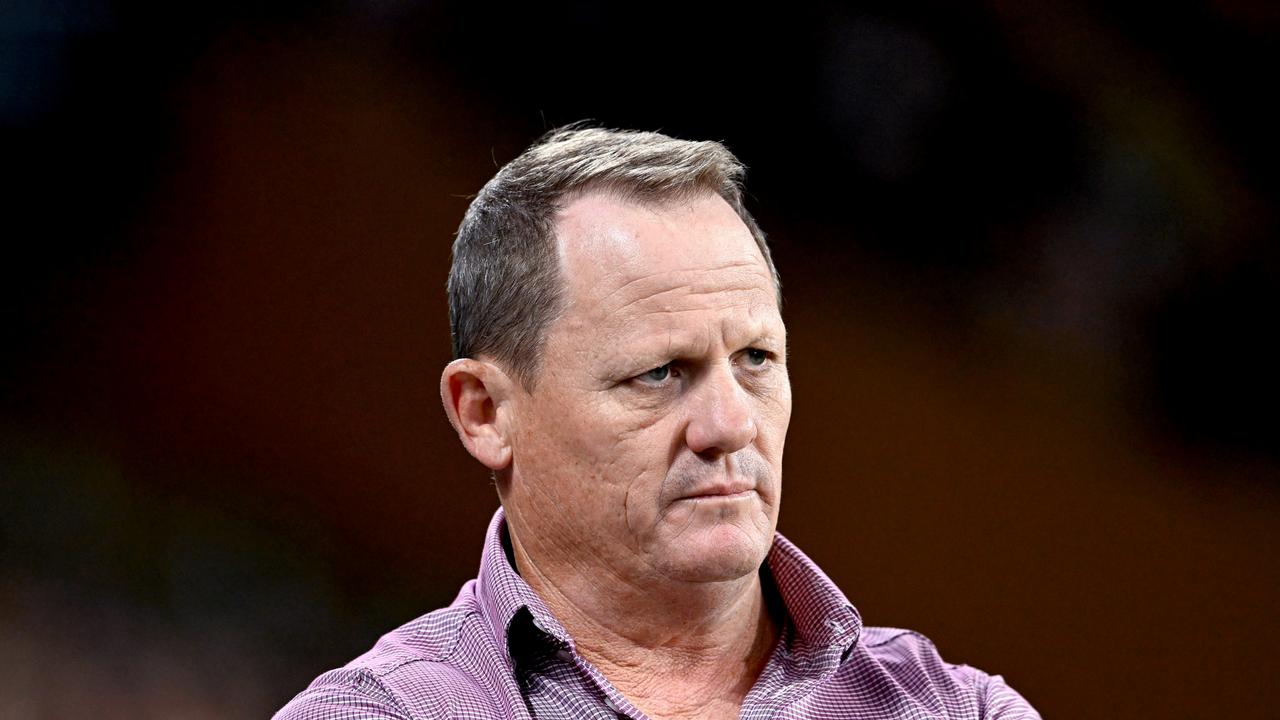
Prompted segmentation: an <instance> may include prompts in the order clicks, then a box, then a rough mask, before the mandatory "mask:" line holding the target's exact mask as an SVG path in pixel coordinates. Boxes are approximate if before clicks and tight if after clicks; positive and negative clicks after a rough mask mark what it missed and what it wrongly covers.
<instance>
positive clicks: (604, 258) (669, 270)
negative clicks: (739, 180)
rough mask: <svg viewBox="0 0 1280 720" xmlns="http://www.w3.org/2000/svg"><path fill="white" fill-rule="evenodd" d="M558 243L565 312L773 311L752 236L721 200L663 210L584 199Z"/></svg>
mask: <svg viewBox="0 0 1280 720" xmlns="http://www.w3.org/2000/svg"><path fill="white" fill-rule="evenodd" d="M556 237H557V245H558V251H559V254H560V266H561V270H562V275H563V279H564V283H565V294H566V300H567V301H568V306H569V307H568V308H567V310H568V311H569V312H570V313H571V314H573V315H577V316H579V317H581V318H584V319H585V318H594V319H595V320H598V321H605V320H607V319H610V318H617V317H618V316H619V315H621V316H623V317H631V316H636V315H644V314H649V313H653V312H678V311H680V310H681V309H688V308H689V307H691V306H692V305H696V304H697V301H698V300H699V299H702V300H704V301H709V302H711V303H712V304H713V305H714V304H728V305H741V306H742V307H744V308H751V309H756V310H755V312H758V311H759V310H758V309H757V306H760V305H764V306H767V307H773V308H774V309H775V311H776V291H775V288H774V286H773V279H772V276H771V274H770V272H769V268H768V266H767V265H766V264H765V261H764V257H763V256H762V255H761V253H760V249H759V247H758V246H757V245H756V242H755V238H754V237H753V236H752V235H751V231H750V230H749V229H748V228H747V226H746V225H745V224H744V223H743V222H742V219H741V218H739V217H738V215H737V213H736V212H734V210H733V208H732V207H730V206H729V204H728V203H727V202H725V201H724V199H723V198H721V197H719V196H718V195H714V194H708V195H705V196H699V197H696V198H693V199H689V200H680V201H671V202H665V203H661V204H649V203H645V204H637V203H635V202H631V201H627V200H622V199H619V198H617V197H614V196H611V195H607V194H604V193H593V194H588V195H584V196H582V197H579V198H577V199H575V200H573V201H572V202H570V203H569V204H568V205H567V206H566V207H565V208H564V209H563V210H562V211H561V213H560V215H559V217H558V220H557V224H556ZM755 312H753V313H752V314H755Z"/></svg>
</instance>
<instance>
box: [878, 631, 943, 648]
mask: <svg viewBox="0 0 1280 720" xmlns="http://www.w3.org/2000/svg"><path fill="white" fill-rule="evenodd" d="M903 635H914V636H915V637H918V638H920V639H921V640H923V641H925V642H927V643H929V644H930V645H933V641H932V640H930V639H929V638H928V637H927V636H925V635H922V634H920V633H918V632H916V631H915V630H899V631H898V632H897V633H896V634H894V635H891V636H890V637H887V638H885V639H884V640H881V641H879V642H874V643H867V647H869V648H873V647H880V646H881V645H888V644H889V643H891V642H893V641H894V640H897V639H898V638H900V637H902V636H903Z"/></svg>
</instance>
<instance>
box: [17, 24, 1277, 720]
mask: <svg viewBox="0 0 1280 720" xmlns="http://www.w3.org/2000/svg"><path fill="white" fill-rule="evenodd" d="M1278 35H1280V12H1277V10H1276V8H1275V6H1274V5H1272V4H1269V3H1262V2H1256V3H1255V2H1249V1H1248V0H1213V1H1205V2H1199V3H1175V4H1169V3H1163V4H1158V5H1156V4H1153V5H1149V6H1148V5H1130V6H1126V7H1116V4H1114V3H1074V4H1071V3H1065V2H1054V1H1051V0H1035V1H1034V2H1028V1H1016V2H1014V1H1004V0H999V1H996V2H987V3H981V4H978V3H965V4H957V3H918V2H915V3H901V2H897V3H865V4H861V5H857V6H853V5H837V4H821V3H814V4H799V3H784V4H780V5H768V6H763V7H760V8H758V9H748V8H747V7H746V6H745V5H743V4H741V3H722V4H711V5H697V6H690V5H684V4H676V3H670V4H662V3H649V4H639V5H637V4H624V5H618V6H613V7H610V6H604V5H601V4H595V3H561V4H556V5H550V6H544V7H538V8H534V7H529V6H526V7H523V8H514V9H513V8H501V7H495V6H491V5H487V4H480V3H462V2H421V3H411V2H406V1H403V0H376V1H374V0H368V1H366V2H356V1H352V2H338V1H335V2H331V3H327V4H317V5H304V4H301V3H295V4H287V3H286V4H277V5H271V6H265V7H264V6H263V5H261V4H259V3H249V2H212V1H210V0H197V1H196V2H179V3H166V4H135V3H125V2H111V1H110V0H81V1H80V2H71V1H70V0H65V1H63V2H55V1H49V2H36V1H35V0H18V1H17V2H16V4H15V3H13V2H8V3H4V4H3V6H0V164H2V167H3V169H4V172H3V178H4V185H5V187H4V188H3V206H0V210H2V211H3V218H2V222H3V224H2V225H0V227H2V228H3V229H0V237H3V239H4V241H3V244H2V245H0V248H2V252H3V256H2V259H0V312H3V316H2V317H3V326H2V327H3V333H4V337H3V347H2V351H0V379H2V381H3V382H2V384H0V481H2V483H3V492H2V493H0V497H2V498H3V500H2V502H3V505H2V506H0V508H2V512H0V543H2V544H0V667H4V668H5V670H4V671H3V672H0V707H3V708H5V709H4V711H2V712H0V714H3V715H5V716H6V717H21V718H59V717H80V716H84V715H86V714H87V715H90V716H93V717H106V718H116V717H119V718H139V717H157V718H160V717H164V718H171V717H183V718H205V717H245V718H248V717H265V716H267V715H269V714H270V713H271V712H272V711H273V710H274V709H276V708H277V707H279V706H280V705H282V704H283V703H284V702H285V701H287V700H288V699H289V698H290V697H292V695H293V694H294V693H295V692H297V691H298V690H300V689H301V688H302V687H304V686H305V684H306V683H307V682H309V681H310V680H311V679H312V678H313V677H314V676H315V675H317V674H319V673H320V672H321V671H323V670H325V669H328V668H331V667H334V666H337V665H340V664H342V663H344V662H346V661H347V660H349V659H351V658H352V657H354V656H355V655H356V654H358V653H359V652H362V651H363V650H365V649H367V648H368V647H369V646H371V645H372V643H373V642H374V641H375V640H376V639H377V637H378V636H379V635H380V634H381V633H383V632H385V631H387V630H390V629H391V628H393V627H395V626H397V625H399V624H400V623H402V622H404V621H407V620H409V619H411V618H413V617H415V616H417V615H419V614H421V613H423V612H425V611H427V610H430V609H432V608H434V607H437V606H440V605H443V604H445V603H448V602H449V601H450V600H451V599H452V598H453V596H454V594H455V593H456V591H457V589H458V587H459V586H460V585H461V583H462V582H464V581H465V580H466V579H467V578H469V577H471V576H472V575H473V574H474V572H475V568H476V565H477V563H478V559H479V550H480V543H481V539H482V536H483V532H484V529H485V525H486V522H487V521H488V519H489V517H490V515H491V513H492V511H493V509H494V508H495V507H496V496H495V494H494V491H493V489H492V487H491V486H490V485H489V482H488V480H487V477H486V473H484V472H483V471H482V470H481V469H480V467H479V466H478V465H477V464H475V463H474V462H472V461H471V460H470V458H469V457H468V456H466V454H465V453H464V451H463V450H462V449H461V447H460V445H459V444H458V443H457V441H456V438H455V437H454V436H453V434H452V432H451V431H450V429H449V427H448V425H447V423H446V421H445V419H444V415H443V412H442V411H441V410H440V407H439V400H438V397H437V390H436V388H437V382H438V377H439V371H440V369H441V368H442V366H443V365H444V364H445V363H446V362H447V361H448V359H449V355H448V352H449V351H448V348H449V342H448V325H447V320H446V308H445V298H444V292H443V287H444V282H445V276H446V273H447V268H448V262H449V246H450V242H451V237H452V232H453V230H454V229H455V228H456V226H457V223H458V221H459V220H460V219H461V216H462V213H463V211H464V209H465V207H466V205H467V197H468V196H469V195H470V194H472V193H474V192H475V191H476V190H478V189H479V187H480V186H481V185H482V184H483V183H484V181H485V180H486V179H487V178H488V177H489V176H491V175H492V174H493V172H494V171H495V169H496V167H497V165H499V164H501V163H504V162H506V161H507V160H509V159H511V158H512V157H514V156H515V155H516V154H517V153H518V152H519V151H520V150H521V149H522V148H523V147H525V146H526V145H527V144H528V143H529V142H531V141H532V140H533V139H534V138H536V137H537V136H538V135H540V134H541V133H542V132H543V131H544V130H546V129H547V128H550V127H553V126H556V125H559V124H563V123H567V122H570V121H574V120H579V119H583V118H594V119H596V120H597V121H599V123H601V124H603V125H606V126H618V127H632V128H640V129H661V130H663V131H665V132H668V133H670V134H673V135H676V136H678V137H684V138H691V139H717V140H722V141H724V142H726V143H727V144H728V145H729V146H730V148H731V149H733V150H734V151H735V152H737V153H738V154H739V156H740V157H741V158H742V159H743V160H744V161H745V162H746V163H747V164H748V165H749V166H750V168H751V171H750V176H749V190H750V192H751V199H750V207H751V209H752V210H753V211H754V212H755V213H756V215H757V217H758V218H759V220H760V221H761V224H762V225H763V227H764V228H765V230H766V231H767V232H769V233H770V235H771V238H772V242H773V244H774V248H775V249H774V254H775V257H776V258H777V262H778V265H779V267H780V270H781V272H782V277H783V282H784V287H785V294H786V298H787V307H786V318H787V321H788V324H789V328H790V331H791V335H792V337H791V354H792V361H791V367H792V381H793V386H794V393H795V412H794V416H793V420H792V425H791V431H790V435H789V443H788V450H787V466H786V467H787V472H786V488H787V492H786V494H785V499H786V502H785V503H784V505H783V507H784V510H783V513H782V520H781V529H782V531H783V532H785V533H787V534H788V535H789V536H790V537H791V538H792V539H793V540H795V541H797V543H798V544H799V545H800V546H801V547H802V548H804V549H805V550H806V551H807V552H808V553H809V554H810V555H811V556H812V557H813V558H814V559H815V560H817V561H818V562H819V563H820V564H821V565H822V566H823V567H824V568H825V569H826V570H827V571H828V572H829V573H830V574H831V575H832V576H833V577H834V578H835V579H836V580H837V581H838V582H839V583H840V585H841V586H842V587H843V588H844V589H845V591H846V593H847V594H848V595H849V597H850V598H851V599H852V600H853V602H854V603H855V604H856V605H857V606H858V608H859V609H860V611H861V612H862V614H863V616H864V618H865V619H866V621H867V622H868V624H873V625H893V626H902V627H910V628H913V629H916V630H919V631H921V632H923V633H925V634H927V635H929V636H930V637H931V638H932V639H933V640H934V641H935V642H936V643H937V645H938V646H939V647H940V649H941V651H942V654H943V656H944V657H946V658H947V659H949V660H951V661H953V662H965V663H969V664H973V665H976V666H978V667H981V668H983V669H986V670H988V671H990V672H993V673H1000V674H1003V675H1004V676H1005V678H1006V679H1007V680H1008V681H1009V683H1010V684H1011V685H1013V686H1014V687H1015V688H1017V689H1019V690H1020V691H1022V692H1023V693H1024V694H1025V695H1026V696H1027V697H1028V698H1029V699H1030V700H1032V701H1033V702H1034V703H1035V704H1037V705H1038V706H1039V707H1040V709H1041V710H1042V711H1043V712H1044V713H1045V714H1046V716H1048V717H1064V718H1067V717H1186V718H1193V717H1276V715H1275V713H1276V710H1275V708H1276V707H1277V706H1278V705H1280V690H1278V689H1277V688H1278V686H1277V684H1276V683H1275V677H1276V675H1277V669H1278V668H1277V664H1276V662H1275V659H1274V658H1275V650H1276V648H1277V646H1280V624H1278V623H1277V621H1276V607H1277V601H1278V600H1280V556H1278V555H1277V552H1276V551H1277V511H1280V472H1278V468H1280V423H1278V422H1277V419H1276V411H1277V404H1278V401H1280V383H1278V381H1277V365H1278V362H1280V352H1278V351H1277V350H1276V344H1275V343H1274V342H1273V341H1274V339H1275V338H1274V335H1275V334H1276V327H1277V323H1276V311H1277V309H1278V306H1280V303H1278V302H1277V300H1276V289H1275V285H1276V282H1277V281H1278V280H1280V258H1278V257H1277V254H1278V252H1277V244H1276V239H1277V224H1276V223H1277V209H1278V207H1280V206H1278V205H1277V197H1278V194H1277V184H1278V180H1280V153H1278V152H1277V143H1276V141H1275V137H1276V132H1277V131H1276V128H1277V127H1280V117H1277V115H1278V113H1277V110H1276V109H1275V108H1276V107H1277V106H1276V104H1275V103H1274V102H1272V101H1273V100H1274V98H1273V97H1272V96H1273V95H1274V94H1275V82H1276V81H1275V77H1276V70H1277V68H1278V67H1280V63H1277V59H1278V58H1277V55H1278V54H1280V44H1278V43H1277V36H1278Z"/></svg>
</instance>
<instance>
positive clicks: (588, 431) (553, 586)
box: [441, 193, 791, 718]
mask: <svg viewBox="0 0 1280 720" xmlns="http://www.w3.org/2000/svg"><path fill="white" fill-rule="evenodd" d="M556 231H557V238H558V242H559V253H560V261H561V267H562V269H563V276H564V278H565V283H566V286H565V290H566V297H567V306H566V308H565V312H564V313H563V314H562V315H561V316H560V317H559V319H558V320H557V321H555V322H554V323H553V324H552V326H551V327H550V328H549V330H548V333H547V336H546V344H545V348H544V355H543V362H542V370H541V374H540V375H539V378H538V381H537V384H536V387H535V389H534V390H533V391H532V392H526V391H525V390H524V389H523V387H521V385H520V383H519V382H517V381H516V380H515V379H514V378H512V377H511V376H509V375H508V374H507V373H506V372H505V371H504V370H503V369H502V368H501V367H500V366H499V365H498V364H497V363H495V362H493V361H492V360H491V359H488V358H484V357H481V358H476V359H462V360H456V361H454V362H453V363H451V364H450V365H449V366H448V367H447V368H446V369H445V372H444V375H443V377H442V378H441V396H442V398H443V400H444V404H445V409H446V412H447V413H448V415H449V418H450V421H451V422H452V423H453V425H454V427H455V428H456V429H457V430H458V434H459V437H461V438H462V441H463V444H464V445H465V446H466V447H467V449H468V450H469V451H470V452H471V453H472V455H474V456H475V457H476V458H477V459H478V460H480V461H481V462H482V463H484V464H485V465H486V466H488V467H489V468H490V469H492V470H494V471H495V472H496V473H497V475H498V478H499V482H498V487H499V493H500V496H501V500H502V503H503V507H504V508H505V509H506V514H507V523H508V528H509V530H510V533H511V537H512V544H513V549H514V551H515V558H516V564H517V567H518V569H519V571H520V573H521V575H522V576H523V577H524V578H525V579H526V580H527V581H528V582H529V584H530V585H531V586H532V587H533V588H534V589H535V590H536V591H537V592H538V593H539V594H540V595H541V596H542V597H543V599H544V600H545V601H546V602H547V605H548V606H549V607H550V608H551V610H552V612H554V613H555V614H556V617H557V618H558V619H559V620H560V622H561V623H562V624H563V625H564V626H565V627H566V629H567V630H568V631H569V632H570V633H571V635H572V636H573V637H574V640H575V643H576V645H577V648H578V651H579V653H580V654H582V655H583V657H585V658H586V659H587V660H589V661H590V662H592V663H594V664H595V665H596V667H598V668H599V669H600V670H601V672H602V673H603V674H604V675H605V676H606V677H607V678H608V679H609V680H610V682H612V683H613V684H614V686H615V687H617V688H618V690H619V691H621V692H622V693H623V694H624V695H625V696H627V698H628V699H630V700H631V701H632V702H633V703H634V704H635V705H636V706H637V707H639V708H640V709H642V710H643V711H644V712H645V713H646V714H647V715H649V716H650V717H652V718H678V717H700V718H708V717H710V718H716V717H726V718H727V717H737V714H738V710H739V708H740V707H741V703H742V699H743V697H744V696H745V695H746V693H747V691H748V690H750V688H751V686H752V684H753V683H754V682H755V679H756V678H757V677H758V675H759V673H760V671H761V669H762V668H763V666H764V664H765V662H766V660H767V658H768V654H769V652H770V651H771V649H772V647H773V645H774V643H775V642H776V640H777V636H778V622H777V621H776V619H775V618H774V617H773V616H772V615H771V613H770V612H769V610H768V608H767V606H766V603H765V600H764V596H763V592H762V589H761V582H760V576H759V573H758V569H759V567H760V565H761V563H762V562H763V561H764V559H765V556H766V554H767V553H768V550H769V548H770V546H771V543H772V539H773V534H774V529H775V528H776V526H777V519H778V506H779V500H780V495H781V478H782V451H783V444H784V441H785V437H786V431H787V425H788V423H789V422H790V417H791V387H790V382H789V380H788V376H787V370H786V328H785V326H784V324H783V322H782V317H781V315H780V314H779V311H778V307H777V301H776V294H775V288H774V286H773V281H772V278H771V276H770V273H769V269H768V267H767V265H766V264H765V261H764V259H763V257H762V256H761V254H760V251H759V249H758V248H757V247H756V243H755V241H754V240H753V238H752V236H751V233H750V231H749V230H748V229H747V227H746V226H745V225H744V224H743V223H742V221H741V220H740V219H739V218H738V216H737V215H736V213H734V211H733V209H732V208H731V207H730V206H729V205H728V204H727V203H726V202H725V201H724V200H723V199H721V198H720V197H718V196H715V195H707V196H700V197H697V198H695V199H692V200H688V201H680V202H670V203H663V204H659V205H639V204H635V203H632V202H628V201H624V200H620V199H618V198H616V197H613V196H611V195H607V194H603V193H589V194H586V195H583V196H581V197H579V198H577V199H575V200H573V201H571V202H569V203H568V204H567V205H566V206H565V207H564V208H563V209H562V211H561V214H560V215H559V217H558V221H557V225H556Z"/></svg>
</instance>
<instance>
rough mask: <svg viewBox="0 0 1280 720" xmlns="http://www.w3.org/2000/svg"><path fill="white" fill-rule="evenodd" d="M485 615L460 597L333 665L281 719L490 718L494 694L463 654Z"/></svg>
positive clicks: (278, 715)
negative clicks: (339, 663)
mask: <svg viewBox="0 0 1280 720" xmlns="http://www.w3.org/2000/svg"><path fill="white" fill-rule="evenodd" d="M478 619H479V616H478V613H477V610H476V608H475V606H474V603H469V602H466V601H464V599H463V597H462V595H461V594H460V596H459V601H457V602H455V603H454V604H453V605H450V606H449V607H446V608H441V609H439V610H435V611H433V612H430V613H427V614H426V615H423V616H421V617H419V618H417V619H415V620H413V621H411V622H409V623H406V624H404V625H402V626H401V627H399V628H397V629H395V630H393V631H392V632H389V633H387V634H386V635H384V636H382V638H380V639H379V640H378V642H377V643H376V644H375V645H374V646H373V648H371V649H370V650H369V651H368V652H366V653H364V654H363V655H361V656H359V657H357V658H356V659H355V660H352V661H351V662H350V663H347V665H345V666H343V667H341V668H338V669H335V670H330V671H328V672H326V673H324V674H322V675H320V676H319V677H317V678H316V679H315V680H314V681H312V683H311V684H310V685H309V686H307V688H306V689H305V690H303V691H302V692H301V693H299V694H298V695H297V696H296V697H294V698H293V699H292V700H291V701H289V703H288V704H287V705H285V706H284V707H283V708H281V709H280V711H279V712H278V713H276V715H275V720H339V719H342V720H348V719H352V720H354V719H356V718H360V719H366V718H367V719H370V720H372V719H374V718H377V719H386V720H391V719H395V720H408V719H409V718H455V717H484V716H486V714H485V711H487V710H489V709H490V708H489V705H490V704H491V703H490V699H491V693H490V692H488V691H487V690H486V688H485V685H484V683H483V682H482V681H481V679H480V678H479V677H477V676H476V675H475V674H474V673H473V672H471V671H470V670H469V668H468V667H467V666H468V665H469V664H471V663H468V662H466V661H465V660H464V658H463V657H462V656H463V655H467V654H468V652H469V651H467V650H465V649H462V648H463V646H469V645H473V644H474V639H473V638H472V639H469V637H468V636H469V635H473V634H474V633H475V627H474V625H475V624H476V623H477V622H478Z"/></svg>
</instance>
